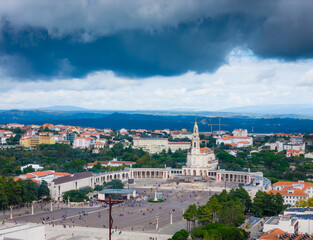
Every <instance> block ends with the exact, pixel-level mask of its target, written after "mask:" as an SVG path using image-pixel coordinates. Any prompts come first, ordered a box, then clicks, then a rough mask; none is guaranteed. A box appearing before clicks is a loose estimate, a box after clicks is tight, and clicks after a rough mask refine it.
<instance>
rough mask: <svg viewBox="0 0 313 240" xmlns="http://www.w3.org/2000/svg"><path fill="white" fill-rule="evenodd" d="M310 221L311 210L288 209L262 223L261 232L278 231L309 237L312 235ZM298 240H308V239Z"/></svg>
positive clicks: (312, 214)
mask: <svg viewBox="0 0 313 240" xmlns="http://www.w3.org/2000/svg"><path fill="white" fill-rule="evenodd" d="M312 220H313V212H312V209H309V208H288V209H286V210H285V211H284V213H283V214H282V215H280V216H275V217H271V218H270V219H269V220H267V221H266V222H265V223H264V229H263V232H268V231H273V230H274V229H280V230H282V231H283V233H298V234H310V235H311V234H312V233H313V221H312ZM280 235H282V234H280ZM299 237H300V236H299ZM281 239H283V238H281ZM285 239H286V238H285ZM288 239H289V238H288ZM296 239H298V238H296ZM299 239H308V237H306V238H299Z"/></svg>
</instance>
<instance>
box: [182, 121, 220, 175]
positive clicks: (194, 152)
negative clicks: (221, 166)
mask: <svg viewBox="0 0 313 240" xmlns="http://www.w3.org/2000/svg"><path fill="white" fill-rule="evenodd" d="M217 165H218V160H216V158H215V154H214V152H213V151H212V150H211V149H208V148H200V137H199V128H198V124H197V122H195V126H194V128H193V134H192V145H191V150H190V151H189V152H188V154H187V166H184V167H183V169H182V170H183V175H193V176H207V173H208V171H210V170H216V168H217Z"/></svg>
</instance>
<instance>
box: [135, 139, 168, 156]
mask: <svg viewBox="0 0 313 240" xmlns="http://www.w3.org/2000/svg"><path fill="white" fill-rule="evenodd" d="M133 145H134V148H137V149H140V148H141V149H142V150H144V151H147V152H149V153H151V154H154V153H160V152H162V151H163V150H165V151H167V149H168V140H167V138H139V139H133Z"/></svg>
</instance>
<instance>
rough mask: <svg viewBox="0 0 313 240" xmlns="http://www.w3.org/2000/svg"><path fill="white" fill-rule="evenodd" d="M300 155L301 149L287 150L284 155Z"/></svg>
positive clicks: (301, 153) (302, 153)
mask: <svg viewBox="0 0 313 240" xmlns="http://www.w3.org/2000/svg"><path fill="white" fill-rule="evenodd" d="M301 155H304V152H303V151H301V150H287V151H286V157H300V156H301Z"/></svg>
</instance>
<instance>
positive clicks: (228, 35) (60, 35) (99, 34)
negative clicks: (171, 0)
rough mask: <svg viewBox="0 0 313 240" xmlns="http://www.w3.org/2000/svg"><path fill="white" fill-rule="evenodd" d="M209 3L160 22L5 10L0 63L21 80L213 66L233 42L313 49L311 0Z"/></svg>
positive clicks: (262, 52)
mask: <svg viewBox="0 0 313 240" xmlns="http://www.w3.org/2000/svg"><path fill="white" fill-rule="evenodd" d="M50 2H52V1H50ZM87 2H88V4H89V1H87ZM94 2H97V1H91V3H93V4H94ZM208 2H210V3H211V4H209V5H208V4H202V3H204V1H194V4H193V2H192V1H191V2H190V1H186V3H188V4H186V8H191V9H192V11H191V12H187V13H186V14H185V15H186V17H185V15H184V14H181V13H180V14H178V13H177V12H175V11H174V13H173V12H171V11H170V13H167V15H166V13H164V14H165V15H166V17H164V19H162V21H161V20H160V21H154V18H152V20H151V19H148V20H147V23H145V22H142V21H143V20H142V19H139V20H138V19H137V20H134V21H132V18H130V17H129V18H125V17H124V18H123V17H121V22H122V24H118V23H119V21H118V17H117V20H116V22H113V23H112V24H111V25H109V27H108V26H106V27H103V26H102V23H101V21H99V22H97V21H92V24H89V25H88V24H87V25H86V24H85V23H84V22H80V24H78V25H75V20H76V19H75V16H76V15H77V12H74V13H73V14H72V15H73V16H74V18H73V20H72V21H73V23H68V22H67V21H66V22H64V24H63V25H64V27H63V25H62V24H61V23H60V22H59V23H56V24H55V25H53V22H52V23H51V21H50V22H49V21H47V20H46V19H43V21H46V22H44V23H43V24H35V23H34V22H31V21H30V20H29V19H26V20H25V19H24V20H23V21H24V22H25V24H22V23H21V21H20V22H19V21H18V20H16V19H19V18H18V17H15V21H14V18H13V17H12V16H11V15H10V14H8V13H7V14H6V15H5V14H4V17H3V20H2V24H1V25H2V27H1V37H0V67H1V68H2V69H3V71H5V73H6V74H7V75H9V76H13V77H15V78H17V79H21V80H24V79H47V80H48V79H51V78H58V77H82V76H84V75H86V74H88V73H89V72H92V71H96V70H112V71H114V72H116V73H118V74H120V75H127V76H130V77H146V76H153V75H164V76H170V75H179V74H182V73H185V72H187V71H196V72H199V73H201V72H213V71H215V70H216V69H217V68H218V67H220V66H221V65H223V64H225V63H226V60H225V57H226V56H227V54H228V53H229V52H230V51H231V50H232V49H234V48H235V47H243V48H249V49H251V50H252V51H253V52H254V53H255V54H256V55H258V56H259V57H261V58H279V59H282V60H288V61H292V60H296V59H301V58H311V57H312V56H313V28H312V23H313V16H312V14H311V13H310V11H311V10H312V6H313V2H309V1H297V4H294V2H292V1H290V2H289V1H271V2H270V1H216V2H213V3H214V4H212V2H211V1H208ZM137 3H138V1H137ZM139 3H141V2H140V1H139ZM178 3H179V2H178ZM180 3H183V1H182V2H180ZM178 6H179V8H181V6H180V5H177V6H171V7H172V8H173V9H175V7H177V8H178ZM121 8H123V6H122V4H121ZM153 9H155V8H153ZM157 9H158V8H157ZM157 11H160V14H162V9H161V10H160V9H158V10H157ZM139 12H140V11H139ZM148 13H149V12H148ZM134 14H135V13H134ZM145 14H146V13H145ZM154 14H155V13H154ZM124 15H125V14H124ZM161 16H162V15H161ZM76 17H77V16H76ZM88 17H90V16H88ZM158 17H159V16H158ZM47 18H48V17H47ZM109 18H110V16H108V19H109ZM159 18H160V17H159ZM113 19H114V18H113ZM125 19H126V20H125ZM31 20H32V18H31ZM67 20H68V21H70V19H67ZM105 20H106V18H105V17H104V19H102V21H105ZM140 20H141V21H140ZM55 21H59V18H58V17H57V16H56V20H55ZM77 21H79V19H78V20H77ZM112 21H113V20H112ZM97 24H99V29H97ZM62 27H63V28H62Z"/></svg>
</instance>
